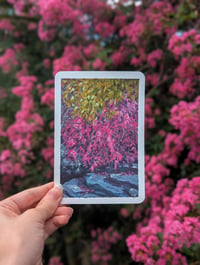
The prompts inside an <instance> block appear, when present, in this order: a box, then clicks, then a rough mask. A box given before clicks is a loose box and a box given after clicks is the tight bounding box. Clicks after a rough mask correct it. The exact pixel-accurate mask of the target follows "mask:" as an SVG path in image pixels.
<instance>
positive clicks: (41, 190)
mask: <svg viewBox="0 0 200 265" xmlns="http://www.w3.org/2000/svg"><path fill="white" fill-rule="evenodd" d="M61 199H62V190H61V189H60V188H58V187H54V188H53V183H49V184H46V185H43V186H40V187H36V188H32V189H28V190H25V191H22V192H20V193H18V194H16V195H14V196H11V197H9V198H7V199H5V200H2V201H0V264H6V265H41V264H42V259H41V257H42V252H43V249H44V242H45V240H46V239H47V238H48V236H50V235H51V234H52V233H53V232H54V231H56V230H57V229H58V228H59V227H61V226H63V225H65V224H67V223H68V221H69V219H70V217H71V216H72V213H73V209H72V208H70V207H66V206H60V205H59V204H60V201H61Z"/></svg>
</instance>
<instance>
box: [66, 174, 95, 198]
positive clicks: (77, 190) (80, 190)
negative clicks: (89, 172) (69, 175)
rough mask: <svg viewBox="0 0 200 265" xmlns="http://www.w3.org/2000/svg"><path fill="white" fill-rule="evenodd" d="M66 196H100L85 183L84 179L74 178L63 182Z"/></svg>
mask: <svg viewBox="0 0 200 265" xmlns="http://www.w3.org/2000/svg"><path fill="white" fill-rule="evenodd" d="M63 194H64V197H83V198H87V197H98V196H97V195H96V194H95V193H93V192H92V190H91V189H88V187H87V186H86V185H85V183H84V180H83V179H78V178H74V179H71V180H69V181H67V182H65V183H64V184H63Z"/></svg>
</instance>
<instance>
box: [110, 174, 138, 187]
mask: <svg viewBox="0 0 200 265" xmlns="http://www.w3.org/2000/svg"><path fill="white" fill-rule="evenodd" d="M110 178H111V179H112V181H115V182H118V183H121V185H125V184H127V185H129V186H134V187H135V188H137V187H138V175H124V174H122V173H121V174H110Z"/></svg>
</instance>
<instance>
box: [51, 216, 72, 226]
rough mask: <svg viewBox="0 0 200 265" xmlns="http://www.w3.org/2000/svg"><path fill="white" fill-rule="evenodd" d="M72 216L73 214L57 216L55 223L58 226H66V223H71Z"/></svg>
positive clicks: (54, 219)
mask: <svg viewBox="0 0 200 265" xmlns="http://www.w3.org/2000/svg"><path fill="white" fill-rule="evenodd" d="M70 218H71V216H69V215H60V216H55V217H54V218H53V223H54V225H55V226H57V227H60V226H64V225H66V224H68V223H69V220H70Z"/></svg>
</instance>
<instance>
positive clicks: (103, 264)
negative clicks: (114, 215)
mask: <svg viewBox="0 0 200 265" xmlns="http://www.w3.org/2000/svg"><path fill="white" fill-rule="evenodd" d="M91 234H92V238H93V242H92V261H93V262H94V264H95V263H97V264H99V265H108V264H109V261H110V260H112V254H111V253H109V251H110V248H111V247H112V246H113V245H114V244H116V243H117V242H118V241H119V240H121V239H122V236H121V235H120V234H119V233H118V232H117V231H115V230H114V228H113V227H112V226H111V227H109V228H108V229H106V230H104V231H102V229H100V228H98V229H96V230H92V232H91Z"/></svg>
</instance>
